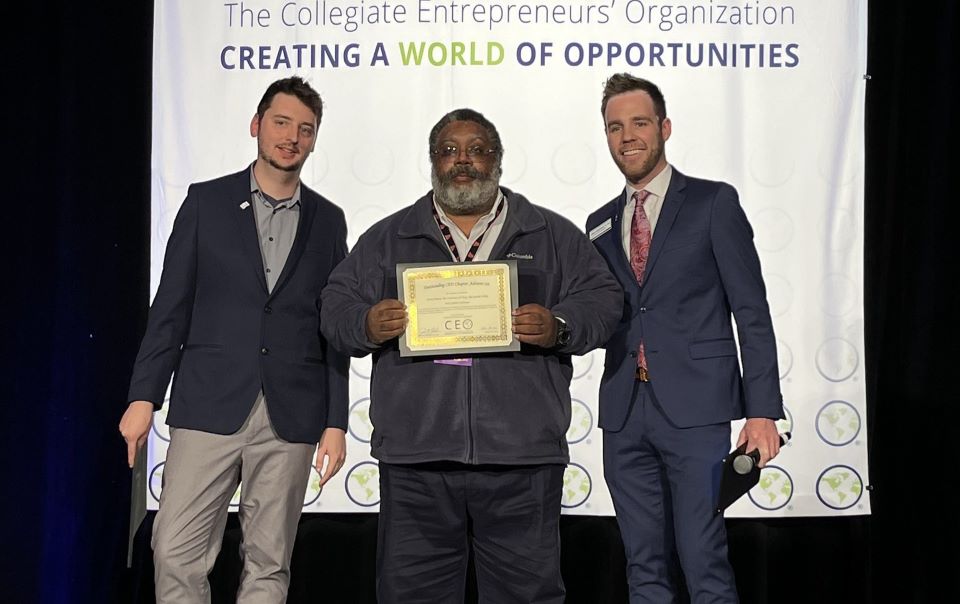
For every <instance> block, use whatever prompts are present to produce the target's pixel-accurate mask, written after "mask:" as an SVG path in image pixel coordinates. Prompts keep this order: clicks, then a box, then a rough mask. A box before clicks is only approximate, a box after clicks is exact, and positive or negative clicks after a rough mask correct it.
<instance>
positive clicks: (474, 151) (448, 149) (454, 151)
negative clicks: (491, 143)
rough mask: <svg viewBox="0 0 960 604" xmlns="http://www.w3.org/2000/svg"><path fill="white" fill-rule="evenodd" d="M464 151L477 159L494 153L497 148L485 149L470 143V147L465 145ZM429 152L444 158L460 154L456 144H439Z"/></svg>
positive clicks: (468, 155)
mask: <svg viewBox="0 0 960 604" xmlns="http://www.w3.org/2000/svg"><path fill="white" fill-rule="evenodd" d="M464 152H465V153H466V154H467V157H469V158H470V159H478V158H481V157H485V156H487V155H493V154H495V153H496V152H497V148H496V147H491V148H490V149H485V148H484V147H483V146H481V145H471V146H470V147H467V148H466V149H465V150H464ZM430 154H431V155H436V156H438V157H442V158H444V159H451V158H454V157H459V156H460V147H458V146H456V145H440V146H439V147H437V148H436V149H434V150H432V151H431V152H430Z"/></svg>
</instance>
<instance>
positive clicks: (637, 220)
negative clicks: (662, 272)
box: [630, 191, 653, 285]
mask: <svg viewBox="0 0 960 604" xmlns="http://www.w3.org/2000/svg"><path fill="white" fill-rule="evenodd" d="M649 195H650V191H637V192H636V193H634V194H633V201H634V203H635V204H636V206H635V207H634V209H633V224H631V225H630V267H631V268H632V269H633V274H634V275H635V276H636V277H637V283H638V284H640V285H643V271H644V270H645V269H646V268H647V256H649V255H650V240H651V239H653V235H652V232H651V230H650V220H649V219H648V218H647V212H646V211H645V210H644V209H643V201H644V200H645V199H646V198H647V197H648V196H649Z"/></svg>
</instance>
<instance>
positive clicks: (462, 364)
mask: <svg viewBox="0 0 960 604" xmlns="http://www.w3.org/2000/svg"><path fill="white" fill-rule="evenodd" d="M429 152H430V158H431V162H432V166H433V170H432V174H433V190H432V191H431V192H430V193H428V194H427V195H425V196H424V197H422V198H421V199H420V200H418V201H417V202H416V203H414V204H413V205H412V206H410V207H408V208H405V209H403V210H401V211H400V212H397V213H396V214H394V215H392V216H390V217H388V218H386V219H384V220H382V221H381V222H379V223H377V224H376V225H374V226H373V227H371V228H370V229H369V230H368V231H367V232H366V233H364V234H363V235H362V236H361V237H360V239H359V240H358V241H357V244H356V246H355V247H354V249H353V251H352V252H351V254H350V255H349V256H347V258H346V260H344V261H343V263H341V264H340V266H339V267H337V268H336V269H335V270H334V272H333V273H332V274H331V275H330V282H329V284H328V285H327V287H326V288H325V289H324V291H323V307H322V321H321V325H322V328H323V333H324V335H325V336H326V337H327V339H328V340H329V341H330V342H331V344H333V345H334V346H335V347H337V348H339V349H340V350H342V351H343V352H346V353H349V354H351V355H354V356H364V355H367V354H371V353H372V354H373V357H374V362H373V373H372V381H371V392H370V417H371V420H372V422H373V424H374V432H373V436H372V450H373V455H374V457H376V458H377V459H379V460H380V495H381V502H380V530H379V539H378V554H377V595H378V598H379V601H380V602H381V603H383V604H389V603H391V602H397V603H403V602H456V601H462V599H463V595H464V581H465V576H466V575H465V573H466V568H467V557H468V550H469V548H470V544H471V543H472V545H473V550H474V554H475V557H474V559H475V561H476V570H477V582H478V586H479V593H480V598H481V600H482V601H484V602H557V603H559V602H562V601H563V597H564V588H563V581H562V579H561V577H560V549H559V528H558V527H559V517H560V496H561V487H562V480H563V471H564V465H565V464H566V463H567V461H568V453H567V443H566V438H565V434H566V431H567V428H568V426H569V425H570V414H571V406H570V405H571V401H570V392H569V385H570V378H571V374H572V368H571V363H570V355H572V354H584V353H586V352H588V351H590V350H592V349H594V348H596V347H597V346H598V345H600V344H601V343H602V342H604V341H606V339H607V338H608V337H609V335H610V333H611V331H612V329H613V327H614V325H615V324H616V322H617V320H618V319H619V317H620V314H621V309H622V306H623V294H622V292H621V290H620V288H619V286H617V283H616V281H615V279H614V278H613V276H612V275H611V274H610V272H609V271H608V270H607V268H606V266H605V264H604V262H603V259H602V258H600V256H599V254H597V252H596V250H594V249H593V246H591V245H590V242H589V241H588V240H587V238H586V237H585V236H584V235H583V233H582V232H580V231H579V229H577V228H576V227H575V226H574V225H573V224H571V223H570V222H569V221H567V220H566V219H564V218H562V217H560V216H558V215H557V214H554V213H553V212H550V211H548V210H546V209H544V208H541V207H538V206H535V205H533V204H531V203H530V202H529V201H527V200H526V199H525V198H524V197H523V196H521V195H518V194H517V193H514V192H512V191H509V190H507V189H504V188H501V187H500V186H499V180H500V174H501V167H500V166H501V161H502V158H503V147H502V145H501V143H500V136H499V134H498V133H497V130H496V128H495V127H494V126H493V124H492V123H490V122H489V121H488V120H487V119H486V118H484V117H483V116H482V115H481V114H479V113H477V112H476V111H473V110H470V109H459V110H456V111H453V112H451V113H449V114H447V115H445V116H444V117H443V118H442V119H441V120H440V121H439V122H438V123H437V124H436V126H434V128H433V130H432V131H431V133H430V139H429ZM505 259H515V260H516V262H517V266H518V281H519V306H518V308H517V309H515V310H514V311H513V333H514V334H515V336H516V338H517V339H518V340H519V341H520V342H521V347H520V350H519V351H518V352H506V353H503V352H501V353H492V354H487V355H483V354H475V355H470V356H469V358H457V359H450V358H444V357H429V356H427V357H424V356H416V357H411V356H404V357H401V356H400V351H399V349H398V341H397V338H398V336H401V335H402V334H403V333H404V331H405V329H406V326H407V320H408V317H407V312H406V309H405V307H404V305H403V304H402V303H401V302H400V301H399V300H397V298H398V295H397V280H396V272H395V270H396V265H397V263H407V262H428V263H443V262H452V261H453V262H470V261H482V260H505Z"/></svg>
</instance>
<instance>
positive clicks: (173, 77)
mask: <svg viewBox="0 0 960 604" xmlns="http://www.w3.org/2000/svg"><path fill="white" fill-rule="evenodd" d="M866 10H867V1H866V0H844V1H837V0H802V1H801V0H793V1H792V2H791V1H785V2H776V1H767V0H751V1H749V2H742V3H739V4H726V3H723V2H719V1H716V0H689V1H687V2H677V3H666V4H663V3H658V4H654V3H649V2H644V1H642V0H595V1H584V2H579V1H574V0H566V1H551V0H529V1H528V0H511V1H510V2H506V1H503V2H500V1H494V0H475V1H471V2H461V1H460V0H387V1H378V2H372V1H367V0H303V1H298V2H294V1H288V0H253V1H249V2H222V1H220V2H211V1H209V0H190V1H188V0H157V1H156V4H155V20H154V56H153V61H154V64H153V73H154V86H153V90H154V92H153V158H152V170H153V174H152V178H153V182H152V210H153V218H152V227H153V231H152V232H153V240H152V243H151V246H152V247H151V251H152V256H151V259H152V263H151V266H152V278H151V287H152V291H153V292H155V291H156V286H157V282H158V280H159V278H160V268H161V264H162V260H163V252H164V247H165V245H166V240H167V237H168V235H169V232H170V228H171V225H172V223H173V218H174V216H175V214H176V212H177V208H178V207H179V205H180V203H181V201H182V200H183V198H184V196H185V194H186V189H187V186H188V184H189V183H191V182H194V181H198V180H206V179H210V178H214V177H217V176H220V175H223V174H227V173H230V172H235V171H237V170H239V169H241V168H242V167H244V166H246V165H248V164H249V163H250V162H251V161H253V159H254V158H255V153H256V143H255V141H254V140H253V139H251V138H250V136H249V131H248V125H249V122H250V118H251V116H252V115H253V114H254V113H255V110H256V104H257V102H258V101H259V99H260V96H261V95H262V93H263V91H264V90H265V89H266V87H267V86H268V85H269V84H270V83H271V82H272V81H274V80H276V79H278V78H282V77H287V76H290V75H300V76H303V77H305V78H306V79H308V80H309V81H310V82H311V84H312V85H313V86H314V87H315V88H316V89H317V90H318V91H319V92H320V94H321V96H322V97H323V99H324V106H325V109H324V116H323V124H322V126H321V128H320V132H319V141H318V144H317V148H316V151H315V152H314V154H313V156H312V157H311V158H310V159H309V160H308V161H307V164H306V166H305V168H304V170H303V173H302V178H303V181H304V182H305V183H306V184H307V185H309V186H310V187H312V188H314V189H316V190H318V191H320V192H321V193H322V194H324V195H325V196H327V197H328V198H330V199H331V200H333V201H334V202H335V203H337V204H339V205H340V206H341V207H342V208H343V209H344V211H345V212H346V215H347V220H348V226H349V236H348V243H350V244H351V245H352V244H353V242H355V241H356V239H357V237H358V236H359V235H360V234H361V233H362V232H363V231H364V230H365V229H367V228H368V227H369V226H371V225H372V224H373V223H374V222H376V221H378V220H379V219H381V218H384V217H385V216H387V215H389V214H391V213H393V212H395V211H396V210H398V209H400V208H402V207H404V206H407V205H410V204H411V203H412V202H413V201H414V200H416V199H417V198H418V197H420V196H421V195H422V194H423V193H424V192H426V191H427V190H429V188H430V164H429V160H428V156H427V135H428V132H429V130H430V128H431V126H432V125H433V124H434V123H435V122H436V121H437V120H438V119H439V118H440V117H441V116H442V115H443V114H444V113H446V112H447V111H450V110H451V109H454V108H457V107H471V108H473V109H476V110H479V111H481V112H482V113H484V114H485V115H486V116H487V117H488V118H489V119H490V120H491V121H492V122H493V123H494V124H496V126H497V128H498V129H499V131H500V133H501V137H502V139H503V145H504V148H505V156H504V170H503V184H504V185H506V186H508V187H510V188H513V189H514V190H516V191H518V192H520V193H523V194H524V195H526V196H527V197H528V198H530V199H531V200H532V201H533V202H534V203H537V204H540V205H543V206H546V207H549V208H551V209H554V210H556V211H559V212H561V213H563V214H564V215H566V216H567V217H569V218H570V219H571V220H573V221H574V222H575V223H577V224H578V225H580V226H581V227H582V226H583V225H584V223H585V220H586V217H587V215H588V214H589V213H590V212H591V211H592V210H594V209H596V208H597V207H599V206H600V205H601V204H603V203H605V202H606V201H608V200H609V199H611V198H612V197H614V196H615V195H616V194H617V193H618V192H619V191H620V190H621V189H622V187H623V177H622V176H621V174H620V173H619V172H618V170H617V169H616V167H615V166H614V164H613V161H612V160H611V159H610V157H609V154H608V152H607V148H606V140H605V137H604V133H603V124H602V120H601V116H600V95H601V90H602V85H603V82H604V80H605V79H606V78H607V77H608V76H609V75H611V74H613V73H615V72H619V71H629V72H631V73H633V74H634V75H638V76H641V77H645V78H648V79H650V80H653V81H654V82H656V83H657V84H658V85H659V86H660V87H661V89H662V90H663V92H664V94H665V96H666V99H667V112H668V115H669V116H670V117H671V119H672V121H673V136H672V138H671V139H670V141H669V143H667V147H666V149H667V158H668V160H669V161H670V162H671V163H672V164H673V165H674V166H676V167H677V168H678V169H679V170H681V171H682V172H685V173H687V174H690V175H693V176H699V177H703V178H710V179H715V180H724V181H727V182H730V183H731V184H733V185H734V186H735V187H736V188H737V189H738V191H739V192H740V197H741V200H742V203H743V205H744V208H745V210H746V212H747V214H748V216H749V218H750V220H751V222H752V224H753V227H754V231H755V237H756V244H757V247H758V249H759V252H760V257H761V261H762V264H763V271H764V275H765V277H766V283H767V287H768V298H769V302H770V308H771V312H772V314H773V321H774V328H775V330H776V334H777V341H778V351H779V361H780V373H781V386H782V390H783V394H784V401H785V405H786V409H787V415H788V417H787V420H786V421H783V422H781V423H780V424H781V425H780V428H781V430H783V431H787V430H789V431H790V432H792V434H793V440H792V441H791V442H790V444H789V445H788V446H787V447H785V449H784V450H783V451H782V452H781V454H780V456H779V457H777V458H776V459H775V460H774V462H773V464H772V465H771V466H770V467H768V468H767V469H765V470H764V471H763V473H762V476H761V480H760V483H759V484H758V485H757V486H756V487H755V488H754V489H753V490H752V491H751V492H750V493H748V495H747V496H745V497H743V498H741V499H740V500H739V501H738V502H736V503H735V504H734V505H733V506H731V508H730V509H729V510H728V512H727V515H728V516H741V517H742V516H754V517H765V516H767V517H771V516H826V515H848V514H866V513H869V512H870V503H869V498H868V497H867V496H866V493H864V490H865V488H866V485H868V484H869V479H868V472H867V442H866V413H865V390H864V389H865V383H864V368H863V349H864V348H863V309H862V282H863V266H862V258H863V228H862V225H863V157H864V151H863V141H864V127H863V120H864V82H863V74H864V72H865V66H866V21H867V19H866ZM602 366H603V351H602V350H601V351H595V352H593V353H592V354H589V355H587V356H585V357H582V358H577V359H575V360H574V380H573V383H572V385H571V393H572V395H573V398H574V402H573V422H572V424H571V427H570V430H569V431H568V433H567V438H568V441H569V443H570V456H571V464H570V466H569V467H568V470H567V473H566V477H565V488H564V494H563V506H564V511H565V512H566V513H570V514H592V515H612V514H613V506H612V504H611V501H610V496H609V494H608V492H607V489H606V486H605V485H604V482H603V470H602V456H601V441H602V434H601V432H600V430H599V429H598V428H597V425H596V417H597V389H598V385H599V380H600V375H601V373H602ZM369 375H370V359H369V358H366V359H359V360H354V361H353V365H352V369H351V375H350V378H351V384H350V393H351V401H350V405H351V413H350V431H349V436H348V456H347V464H346V466H345V467H344V469H343V470H341V472H340V473H339V474H338V475H337V476H336V477H335V478H334V479H333V480H332V481H331V482H330V483H329V484H328V485H327V486H326V487H325V488H324V491H323V493H322V495H321V494H319V493H318V491H317V489H316V483H317V480H318V477H317V475H316V474H315V473H314V474H313V476H312V477H311V484H310V488H309V489H308V493H307V498H306V500H305V502H304V511H311V512H324V511H326V512H346V511H376V510H377V505H378V502H379V491H378V474H377V466H376V463H375V460H373V459H372V458H371V457H370V456H369V439H370V433H371V430H372V427H371V425H370V421H369V414H368V413H367V410H368V405H369V399H368V398H367V397H368V379H369ZM518 396H519V395H518ZM517 402H518V404H522V399H518V401H517ZM155 419H156V421H155V425H156V428H155V432H154V433H153V434H151V440H150V452H149V469H150V474H149V477H150V478H149V487H148V490H149V492H148V497H147V500H148V503H149V507H151V509H155V508H156V507H157V502H158V498H159V494H160V484H161V476H162V473H163V460H164V456H165V453H166V444H167V439H168V438H169V435H168V432H167V430H166V426H165V425H164V419H165V410H164V411H161V412H160V413H159V414H158V417H157V418H155ZM738 430H739V425H735V426H734V437H735V436H736V434H737V431H738ZM237 500H238V497H235V498H234V502H233V504H234V505H235V504H236V502H237ZM234 509H235V508H234Z"/></svg>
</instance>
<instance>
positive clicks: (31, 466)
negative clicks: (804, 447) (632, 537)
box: [0, 0, 960, 603]
mask: <svg viewBox="0 0 960 604" xmlns="http://www.w3.org/2000/svg"><path fill="white" fill-rule="evenodd" d="M17 4H18V7H17V11H16V16H15V17H14V16H13V15H14V13H12V12H5V14H6V16H7V17H8V19H7V20H6V23H7V29H8V33H9V34H10V35H8V36H6V40H5V44H4V46H5V47H6V48H5V53H4V55H5V57H4V58H5V61H4V62H5V64H6V65H7V67H6V68H5V69H4V72H5V76H6V78H5V79H6V82H7V83H6V85H5V87H4V89H5V90H6V93H5V94H4V96H5V98H6V103H5V105H6V112H5V113H6V115H5V118H6V120H5V121H6V126H7V127H6V128H5V129H4V147H5V151H6V152H5V153H4V156H5V157H6V158H7V159H6V160H4V163H5V165H6V166H7V167H8V168H9V170H8V171H5V173H4V178H3V182H4V183H5V184H8V183H12V187H11V186H9V185H8V186H6V187H4V189H5V191H7V192H8V194H7V195H5V196H4V197H5V200H4V201H5V207H4V210H3V211H2V214H3V217H4V220H3V225H4V227H5V228H4V232H6V233H7V235H6V236H5V237H3V238H2V239H3V250H4V252H5V253H4V257H5V258H6V259H7V263H8V266H11V267H12V268H13V270H12V274H13V278H12V279H9V278H8V279H4V281H5V282H6V283H7V285H6V287H5V288H4V290H5V294H4V296H3V299H4V301H5V304H4V307H5V308H7V311H5V312H4V313H3V321H4V329H3V336H4V337H3V338H2V342H3V347H4V355H3V363H2V365H3V375H4V380H3V384H2V393H3V398H2V405H0V410H2V411H0V413H2V424H0V425H2V428H3V433H2V434H3V435H2V440H0V442H2V453H3V457H2V466H0V467H2V468H3V474H2V475H0V480H2V481H3V496H2V498H0V500H2V502H3V503H2V505H3V507H2V515H0V518H2V519H3V522H2V523H0V525H2V527H3V528H2V534H0V536H2V540H0V543H2V547H3V557H2V559H3V563H2V564H0V586H2V587H0V592H2V594H3V596H2V597H0V599H2V600H3V601H7V602H28V603H29V602H95V603H102V602H114V601H116V602H132V601H137V602H149V601H151V599H152V596H151V594H150V583H151V579H150V573H151V570H150V560H149V548H148V539H147V537H148V535H147V533H148V532H149V524H150V522H151V521H152V517H148V519H147V521H146V522H145V523H144V525H143V526H141V527H140V532H139V534H138V541H137V546H138V547H137V551H136V555H135V560H134V562H135V564H134V566H133V568H131V569H127V568H126V538H127V522H128V506H129V488H130V483H129V472H128V470H127V468H126V464H125V461H124V454H123V446H122V442H121V440H120V437H119V435H118V433H117V431H116V424H117V422H118V420H119V416H120V413H121V411H122V409H123V407H124V399H125V394H126V383H127V379H128V376H129V372H130V367H131V364H132V361H133V357H134V355H135V353H136V348H137V345H138V341H139V336H140V334H141V333H142V330H143V327H144V324H145V319H146V306H147V303H148V289H149V282H148V273H149V242H150V232H149V213H150V204H149V198H150V169H149V168H150V166H149V163H150V159H149V150H150V129H151V126H150V106H151V97H150V95H151V48H152V13H153V8H152V3H150V2H123V3H97V2H93V3H73V4H66V3H63V5H61V6H57V5H56V4H55V3H17ZM23 5H26V6H23ZM870 8H871V10H870V16H869V41H868V47H869V54H868V69H867V71H868V74H869V77H870V80H869V82H868V84H867V118H866V203H865V212H864V217H863V219H864V228H865V253H864V264H865V284H864V285H865V295H864V305H865V332H866V344H867V346H866V371H867V380H868V383H867V400H868V418H867V420H868V427H869V444H870V463H871V465H870V473H871V482H872V491H871V500H872V505H873V511H874V513H873V515H872V516H869V517H854V518H826V519H788V520H735V521H731V522H730V523H729V527H730V542H731V545H730V548H731V558H732V559H733V563H734V565H735V568H736V571H737V577H738V583H739V587H740V590H741V593H742V596H743V600H744V602H747V603H753V602H757V603H762V602H848V603H855V602H873V601H877V602H879V601H884V602H898V603H900V602H938V601H943V600H947V599H953V598H955V597H956V596H953V597H951V596H950V595H949V594H951V593H953V592H954V591H956V589H955V587H954V585H955V580H954V577H953V576H952V572H954V570H955V568H954V567H955V566H956V565H955V560H956V554H955V553H953V547H954V543H953V540H952V537H953V535H954V534H955V533H956V529H955V528H954V527H955V526H956V523H957V520H956V514H954V513H953V507H954V504H953V496H950V495H949V492H950V491H951V490H953V488H955V486H954V485H953V474H954V472H955V467H956V466H957V461H956V458H955V455H956V453H955V452H954V449H953V446H952V430H953V428H954V427H955V426H956V425H957V423H956V420H957V412H956V408H957V406H958V405H960V401H958V398H960V397H958V396H957V394H955V393H954V392H953V389H952V386H953V383H952V382H949V383H948V378H949V377H950V371H951V367H952V366H953V365H954V364H955V358H956V356H957V355H956V353H951V352H950V345H951V344H952V343H953V338H954V336H951V335H950V334H951V333H953V334H955V333H956V331H957V330H956V328H955V326H954V327H951V326H953V325H955V324H954V323H953V320H952V319H950V315H949V313H950V312H951V311H952V310H953V309H955V308H957V307H958V297H957V294H956V293H954V292H955V291H956V289H957V288H956V286H955V283H954V281H955V277H956V271H955V270H952V269H953V266H954V264H955V262H956V260H955V257H953V255H952V251H951V250H952V246H953V244H954V243H955V240H953V238H952V236H951V234H950V232H949V231H950V230H951V228H952V224H953V223H952V220H951V217H952V216H953V215H954V214H955V212H953V211H952V210H953V206H954V205H955V204H956V203H957V198H956V196H955V194H954V193H953V192H952V191H951V189H950V187H949V186H948V185H947V180H948V177H949V173H950V172H951V171H953V170H956V169H957V168H956V164H955V161H954V160H953V159H951V157H950V153H951V152H950V148H951V147H952V146H953V143H954V142H955V141H956V140H957V135H958V133H957V128H956V121H957V118H956V110H955V107H954V106H955V102H956V98H955V97H954V96H953V95H954V94H955V92H956V87H957V81H958V67H957V56H958V54H960V51H958V48H957V44H956V41H955V36H956V34H957V33H958V31H960V30H958V23H957V8H956V3H954V2H952V1H950V0H940V1H937V2H930V3H899V2H898V3H893V2H891V3H882V4H881V3H878V2H875V3H873V4H872V5H871V7H870ZM10 10H12V9H10ZM20 84H24V86H20ZM358 93H359V92H358ZM812 93H813V94H816V91H812ZM810 127H811V128H823V127H824V126H823V125H822V124H810ZM824 135H825V136H831V135H832V133H830V132H826V131H825V132H824ZM67 501H69V502H70V505H64V502H67ZM375 527H376V516H373V515H325V516H307V517H304V519H303V521H302V523H301V531H300V535H299V536H298V542H297V549H296V552H295V560H294V571H293V574H294V589H292V591H291V599H290V601H291V602H312V601H318V602H319V601H325V602H361V601H369V598H370V595H371V593H372V583H371V582H372V573H373V570H372V564H373V551H374V545H373V543H374V541H373V540H374V538H375ZM562 530H563V535H562V536H563V544H564V545H563V547H564V573H565V577H566V581H567V584H568V587H569V589H570V599H569V601H571V602H574V601H577V602H594V603H597V602H622V601H624V590H623V588H622V584H621V582H622V581H623V570H622V564H623V554H622V551H621V550H620V549H619V548H620V547H621V546H620V544H619V541H618V539H619V538H618V535H617V532H616V527H615V524H613V522H612V520H611V519H609V518H589V517H588V518H567V517H565V518H564V521H563V525H562ZM238 538H239V536H238V533H237V529H236V526H235V524H233V523H231V526H230V529H229V530H228V531H227V535H226V537H225V547H224V554H223V555H222V556H221V560H220V561H219V562H218V565H217V568H216V569H215V571H214V576H213V582H214V585H215V587H216V589H217V590H218V591H217V593H216V599H217V601H229V600H230V598H231V594H230V592H229V590H230V589H231V585H235V583H234V582H235V578H236V571H237V561H236V548H235V547H234V544H235V543H236V540H237V539H238ZM944 552H946V553H944ZM348 563H349V564H348ZM354 564H355V565H356V566H353V565H354ZM351 568H354V569H355V570H353V571H351Z"/></svg>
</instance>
